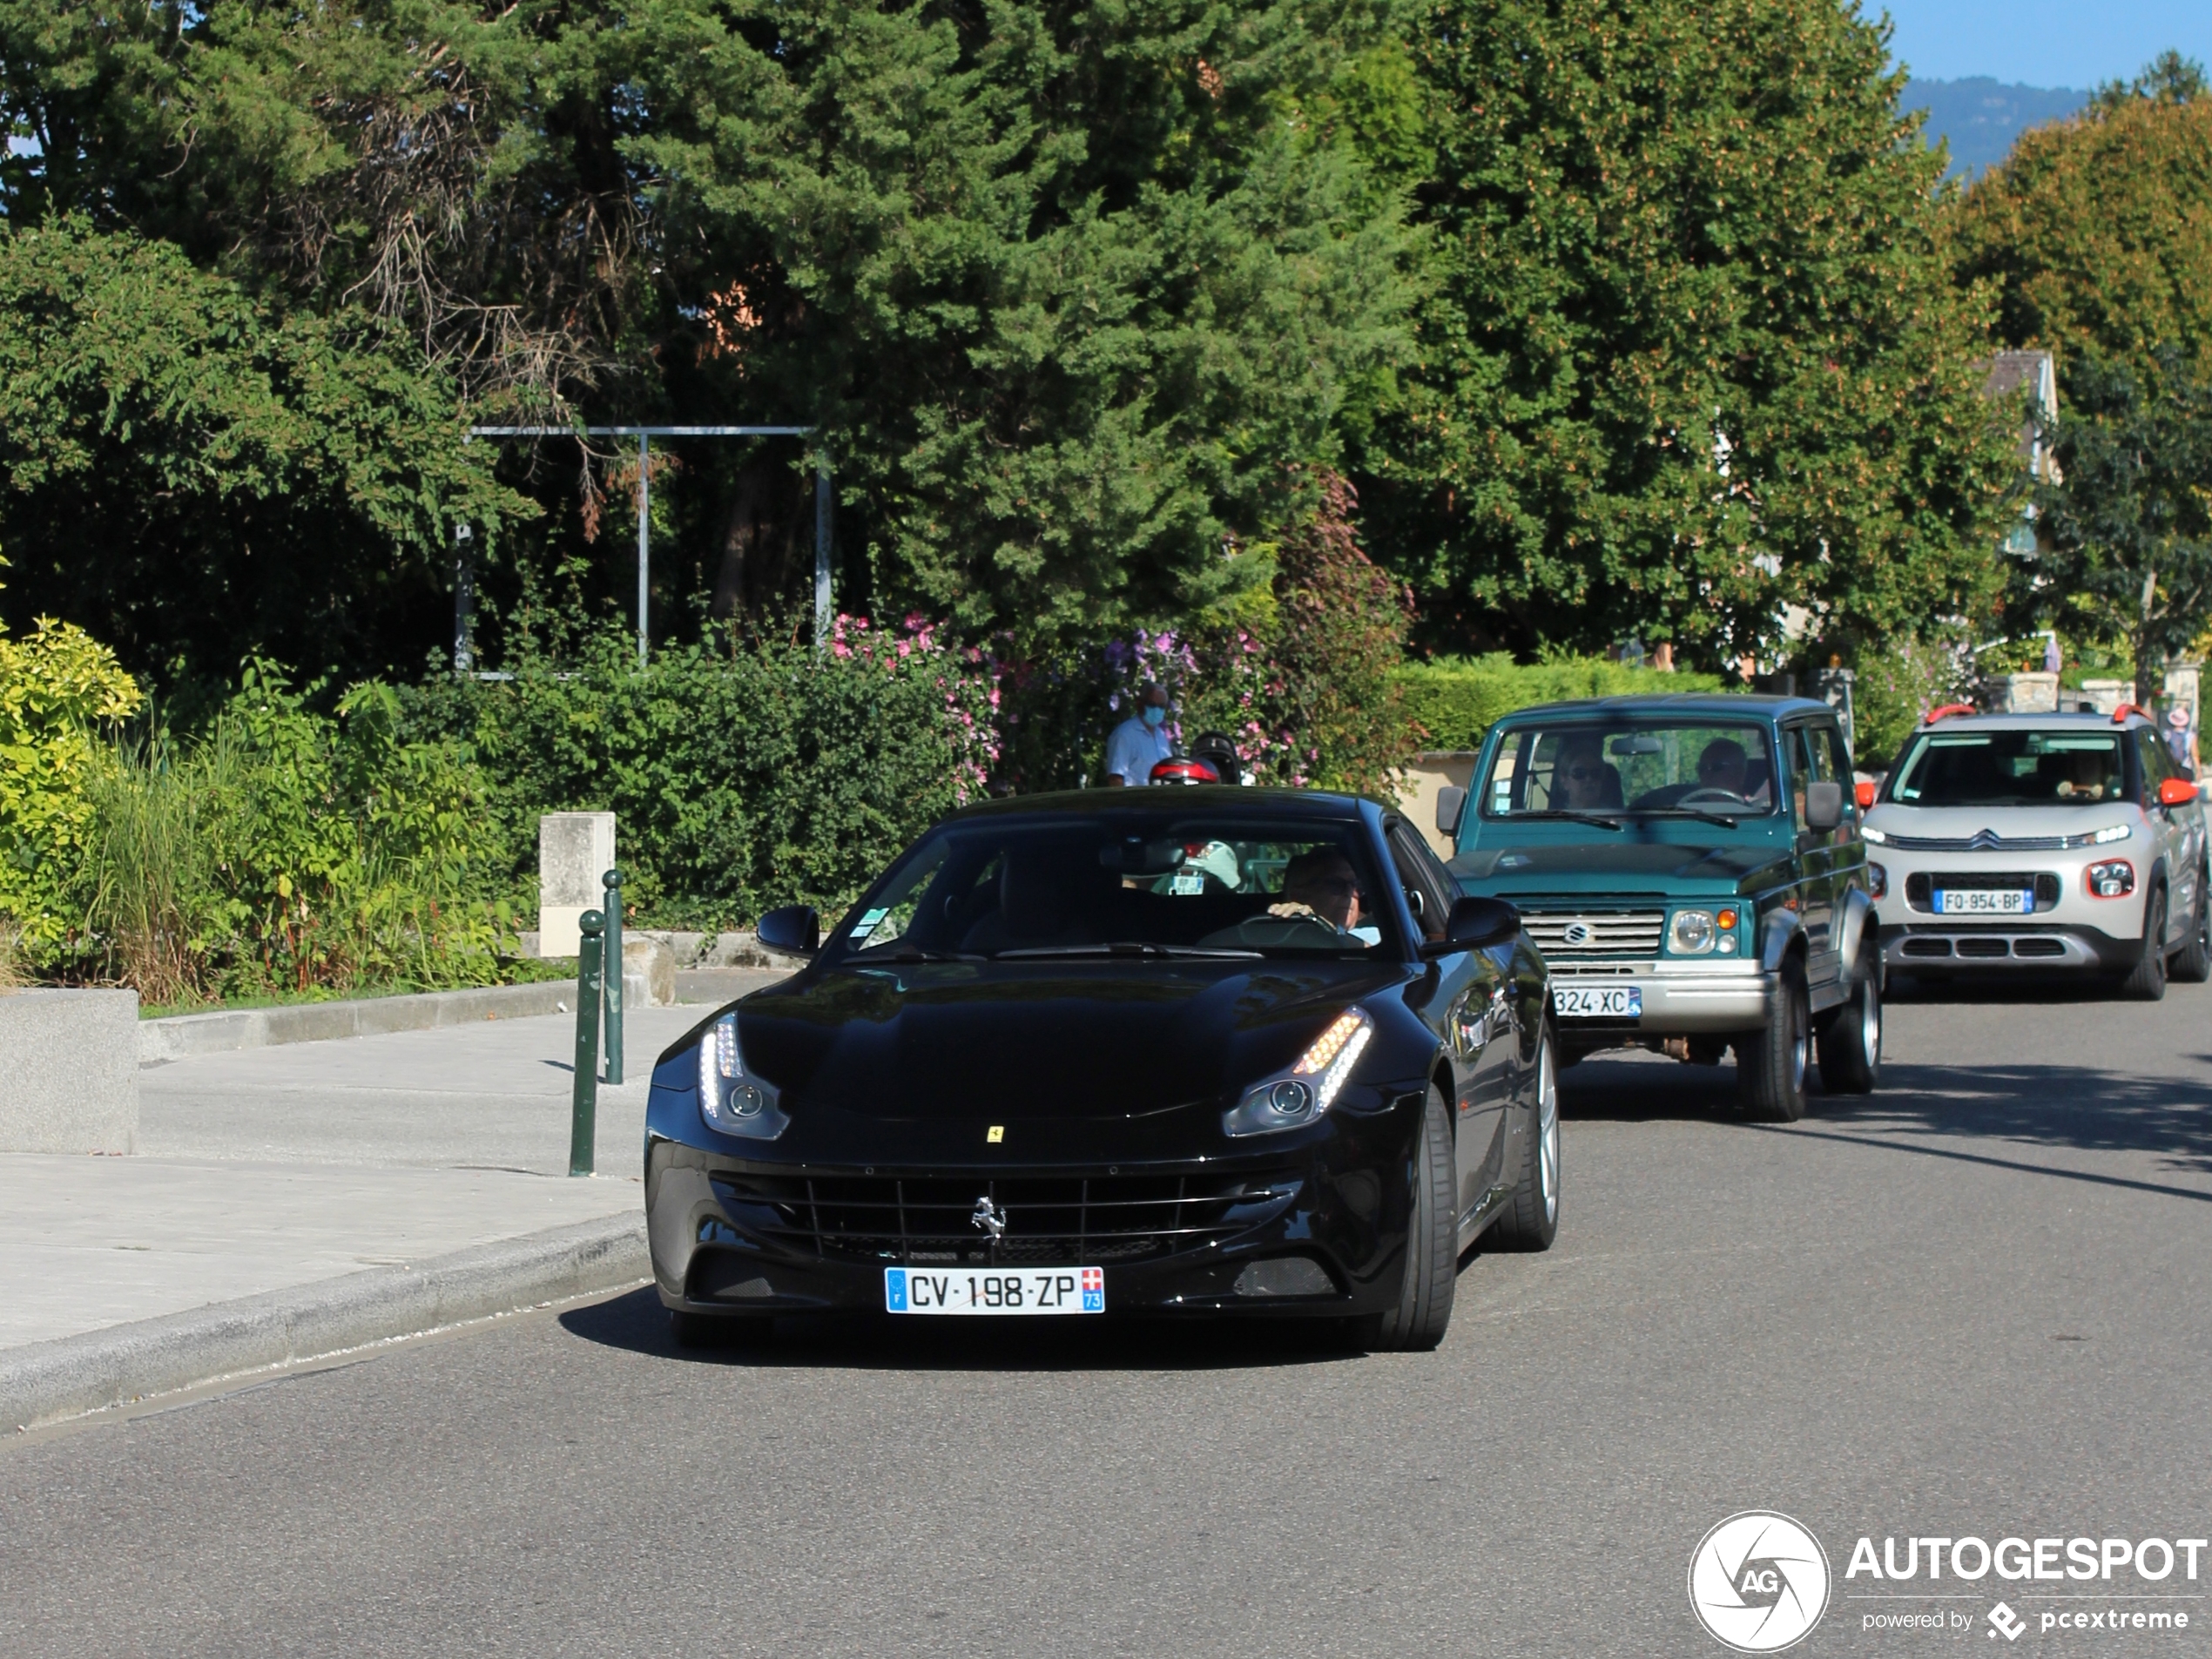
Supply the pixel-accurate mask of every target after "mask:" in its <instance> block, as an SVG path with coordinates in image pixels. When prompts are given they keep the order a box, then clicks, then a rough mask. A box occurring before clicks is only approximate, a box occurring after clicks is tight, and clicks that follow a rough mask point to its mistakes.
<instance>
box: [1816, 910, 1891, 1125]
mask: <svg viewBox="0 0 2212 1659" xmlns="http://www.w3.org/2000/svg"><path fill="white" fill-rule="evenodd" d="M1881 1082H1882V955H1881V951H1880V949H1879V948H1878V947H1876V946H1874V945H1872V944H1871V943H1869V944H1867V945H1865V946H1863V947H1861V948H1860V950H1859V953H1858V978H1857V979H1856V981H1854V982H1853V983H1852V985H1851V1000H1850V1001H1847V1002H1845V1003H1844V1005H1843V1007H1841V1008H1838V1009H1836V1010H1835V1011H1834V1012H1833V1013H1832V1014H1831V1015H1829V1016H1828V1022H1827V1023H1826V1024H1825V1025H1824V1026H1823V1027H1822V1028H1821V1030H1820V1086H1821V1087H1822V1088H1823V1089H1826V1090H1827V1091H1828V1092H1829V1093H1830V1094H1831V1095H1871V1094H1872V1093H1873V1092H1874V1091H1875V1089H1878V1088H1879V1087H1880V1086H1881Z"/></svg>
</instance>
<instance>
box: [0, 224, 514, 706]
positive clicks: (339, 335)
mask: <svg viewBox="0 0 2212 1659" xmlns="http://www.w3.org/2000/svg"><path fill="white" fill-rule="evenodd" d="M0 482H3V483H4V488H0V544H4V546H5V547H6V549H7V551H8V557H9V560H10V563H11V565H12V567H13V568H12V570H10V578H11V579H10V583H9V585H8V586H7V588H6V589H5V590H0V606H4V610H0V616H4V617H5V618H6V620H7V622H8V624H10V625H11V626H14V627H17V628H20V627H22V626H23V625H24V624H25V623H27V621H28V620H29V619H30V617H33V616H35V615H38V614H45V613H53V614H58V615H59V616H61V617H64V618H66V619H70V620H74V621H78V622H80V623H83V624H91V625H95V626H97V628H98V632H99V634H100V636H101V637H102V638H103V640H104V642H105V643H107V644H111V645H112V646H113V648H114V649H116V650H117V651H118V653H119V654H120V655H121V656H122V657H123V658H124V659H125V662H126V663H132V664H138V665H140V666H142V667H145V666H151V667H154V668H157V669H167V668H169V667H170V666H171V664H172V663H175V662H178V661H179V660H181V661H183V662H184V663H185V664H188V665H189V666H191V667H193V668H196V669H197V670H198V671H200V672H202V673H222V672H224V671H225V669H226V664H235V663H237V662H238V661H239V659H240V658H243V657H245V656H246V655H247V654H248V653H249V652H253V651H285V652H287V653H288V654H291V655H293V656H294V657H296V658H298V659H300V660H301V661H304V662H306V663H307V664H311V665H315V666H319V667H320V666H345V667H347V668H351V669H354V670H355V671H362V670H373V669H374V668H377V667H381V666H382V665H383V664H386V663H388V662H390V661H392V660H395V658H396V659H397V660H400V661H403V662H406V663H408V664H410V665H411V664H413V663H415V662H419V661H420V660H421V658H420V651H421V646H420V644H418V643H417V642H418V641H420V640H421V639H423V638H425V637H427V638H431V639H435V638H436V637H438V634H439V631H440V628H441V626H442V624H440V623H438V622H436V621H435V620H434V621H432V622H431V624H429V625H428V627H424V628H423V629H422V630H421V632H419V633H415V635H414V637H412V638H410V637H409V631H408V629H407V628H406V627H405V626H404V625H403V624H405V623H406V621H407V619H408V615H409V613H410V611H413V612H414V613H415V615H416V616H417V617H418V618H419V617H420V615H421V612H422V611H423V610H428V612H429V613H430V616H431V617H433V618H436V617H439V615H440V614H441V612H442V611H443V610H444V609H445V607H446V606H447V605H448V604H449V602H448V600H447V599H446V598H445V597H443V594H442V588H443V586H444V584H445V582H446V580H447V577H446V574H445V571H446V563H447V560H448V557H449V556H448V554H447V553H445V552H444V551H443V550H445V549H446V548H447V547H448V545H449V543H450V536H451V527H452V526H453V525H454V524H455V523H458V522H463V521H467V522H472V523H494V522H496V521H499V520H502V519H507V518H515V517H520V516H526V515H527V514H528V513H529V511H530V510H531V508H530V505H529V502H527V501H525V500H523V499H522V498H521V497H518V496H515V495H513V494H512V493H511V492H509V491H506V490H503V489H501V488H499V486H498V485H497V484H496V482H494V481H493V479H492V477H491V475H490V469H489V456H488V455H485V454H484V453H483V452H482V450H480V449H478V450H472V449H469V448H465V447H464V446H463V444H462V422H461V417H460V414H459V410H458V408H457V406H456V403H455V397H454V394H453V391H452V388H451V387H450V385H449V384H448V382H446V381H444V380H443V378H442V377H441V376H439V375H437V374H433V373H431V372H429V371H428V369H427V368H425V366H424V364H423V361H422V359H421V354H420V353H419V352H417V351H416V350H415V348H414V347H412V346H411V345H410V344H408V342H407V341H404V340H400V339H395V338H394V337H393V336H392V335H391V334H390V332H389V331H388V329H386V328H384V327H381V325H377V324H375V323H374V322H372V321H370V320H368V319H364V318H361V317H360V316H358V315H347V314H340V315H339V316H337V317H335V318H333V319H328V320H325V319H322V318H319V317H315V316H312V315H298V316H293V317H291V318H287V319H276V318H272V317H270V316H269V315H267V314H266V313H265V312H264V311H263V310H261V309H260V308H259V307H256V306H255V305H254V304H253V302H252V301H251V300H249V299H248V298H247V297H246V295H244V294H243V293H240V292H239V290H238V288H237V287H236V286H235V285H234V284H233V283H230V282H228V281H226V280H223V279H222V278H219V277H216V276H212V275H209V274H206V273H203V272H201V271H199V270H198V269H196V268H195V267H194V266H192V264H191V263H190V262H189V261H188V260H185V257H184V256H183V255H182V253H179V251H178V250H177V249H176V248H175V247H174V246H169V245H167V244H163V243H157V242H145V241H141V240H139V239H138V238H136V237H134V236H132V235H130V234H128V233H118V234H106V233H99V232H96V231H93V230H91V228H90V227H89V226H86V225H85V223H84V221H83V220H82V219H75V218H70V219H61V220H57V221H56V222H54V223H52V224H51V225H48V226H44V227H43V228H30V229H21V230H0Z"/></svg>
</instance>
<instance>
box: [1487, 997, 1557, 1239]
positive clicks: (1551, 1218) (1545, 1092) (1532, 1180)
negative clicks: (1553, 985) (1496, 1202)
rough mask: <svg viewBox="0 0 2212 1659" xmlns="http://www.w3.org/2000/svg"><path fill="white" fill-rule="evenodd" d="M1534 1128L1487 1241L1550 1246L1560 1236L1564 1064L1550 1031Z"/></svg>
mask: <svg viewBox="0 0 2212 1659" xmlns="http://www.w3.org/2000/svg"><path fill="white" fill-rule="evenodd" d="M1528 1130H1529V1132H1528V1133H1527V1135H1526V1136H1523V1137H1522V1139H1521V1172H1520V1175H1519V1177H1517V1178H1516V1179H1515V1180H1514V1184H1513V1197H1511V1198H1510V1199H1508V1200H1507V1203H1506V1207H1505V1210H1504V1211H1503V1212H1502V1213H1501V1214H1500V1215H1499V1217H1498V1218H1497V1219H1496V1220H1495V1221H1494V1222H1492V1223H1491V1224H1490V1231H1489V1236H1488V1238H1487V1243H1489V1244H1491V1245H1492V1246H1493V1247H1494V1248H1495V1249H1499V1250H1525V1251H1538V1250H1549V1249H1550V1248H1551V1247H1552V1240H1553V1239H1554V1238H1557V1237H1559V1169H1560V1163H1559V1150H1560V1149H1559V1067H1558V1065H1557V1064H1556V1062H1554V1060H1553V1058H1552V1040H1551V1037H1550V1036H1549V1035H1546V1036H1545V1038H1544V1040H1543V1041H1542V1042H1541V1043H1539V1044H1538V1045H1537V1049H1536V1103H1535V1107H1534V1109H1533V1110H1532V1111H1531V1112H1530V1114H1529V1123H1528Z"/></svg>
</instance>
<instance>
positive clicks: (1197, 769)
mask: <svg viewBox="0 0 2212 1659" xmlns="http://www.w3.org/2000/svg"><path fill="white" fill-rule="evenodd" d="M1152 781H1153V782H1154V783H1156V784H1217V783H1219V782H1220V781H1221V774H1220V773H1219V772H1216V771H1215V770H1214V769H1213V768H1212V767H1211V766H1210V765H1207V764H1206V763H1205V762H1204V761H1203V760H1192V759H1188V758H1186V757H1184V756H1181V755H1177V757H1175V758H1174V759H1171V760H1163V761H1161V762H1160V763H1159V764H1158V765H1156V766H1154V767H1153V768H1152Z"/></svg>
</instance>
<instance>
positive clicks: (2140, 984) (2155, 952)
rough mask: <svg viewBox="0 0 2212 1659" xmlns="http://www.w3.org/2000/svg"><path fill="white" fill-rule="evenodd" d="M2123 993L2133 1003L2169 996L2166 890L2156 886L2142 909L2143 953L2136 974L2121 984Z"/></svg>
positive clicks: (2137, 962)
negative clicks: (2167, 979)
mask: <svg viewBox="0 0 2212 1659" xmlns="http://www.w3.org/2000/svg"><path fill="white" fill-rule="evenodd" d="M2120 994H2121V995H2122V996H2124V997H2126V998H2128V1001H2131V1002H2157V1001H2163V1000H2164V998H2165V995H2166V889H2165V888H2164V887H2153V888H2152V889H2151V893H2150V901H2149V902H2148V904H2146V905H2145V906H2144V907H2143V954H2141V956H2140V957H2138V958H2136V960H2135V967H2134V972H2133V973H2131V974H2128V977H2127V978H2126V979H2124V980H2121V981H2120Z"/></svg>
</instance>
